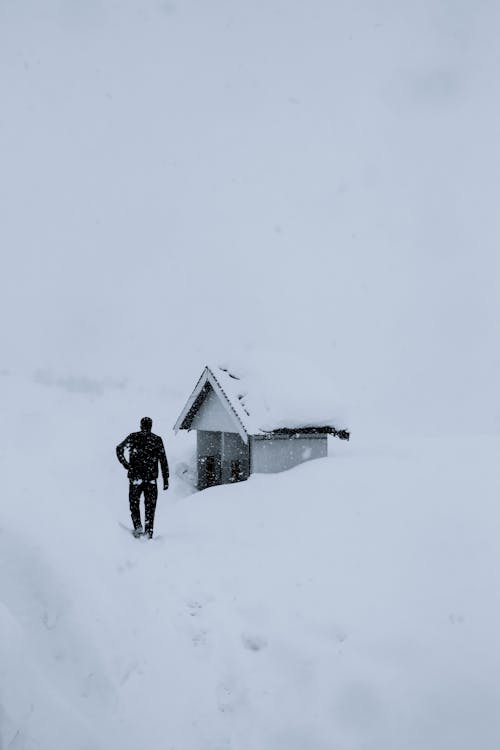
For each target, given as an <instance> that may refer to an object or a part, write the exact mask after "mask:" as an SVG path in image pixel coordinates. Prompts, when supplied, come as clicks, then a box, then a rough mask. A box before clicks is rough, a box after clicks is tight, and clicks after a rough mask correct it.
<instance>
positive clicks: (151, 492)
mask: <svg viewBox="0 0 500 750" xmlns="http://www.w3.org/2000/svg"><path fill="white" fill-rule="evenodd" d="M152 427H153V420H152V419H151V418H150V417H143V418H142V419H141V431H140V432H131V433H130V435H129V436H128V437H126V438H125V440H124V441H123V442H121V443H120V445H117V446H116V455H117V456H118V461H119V462H120V463H121V464H122V465H123V466H124V467H125V468H126V469H127V471H128V478H129V482H130V484H129V502H130V515H131V516H132V523H133V525H134V536H135V537H138V536H140V535H141V534H142V533H143V530H142V523H141V512H140V510H139V502H140V499H141V495H142V493H143V492H144V519H145V520H144V534H145V535H146V536H147V537H149V539H152V538H153V524H154V519H155V510H156V499H157V497H158V487H157V486H156V480H157V478H158V462H159V463H160V466H161V473H162V476H163V489H164V490H168V462H167V456H166V454H165V448H164V447H163V440H162V439H161V437H160V436H159V435H154V434H153V433H152V432H151V429H152ZM126 449H127V450H128V460H127V459H126V458H125V450H126Z"/></svg>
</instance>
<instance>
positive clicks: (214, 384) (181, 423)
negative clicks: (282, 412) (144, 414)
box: [174, 366, 249, 443]
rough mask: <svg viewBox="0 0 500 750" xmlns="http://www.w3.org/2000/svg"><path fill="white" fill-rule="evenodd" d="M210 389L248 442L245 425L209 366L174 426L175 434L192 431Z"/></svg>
mask: <svg viewBox="0 0 500 750" xmlns="http://www.w3.org/2000/svg"><path fill="white" fill-rule="evenodd" d="M210 387H211V388H212V389H213V390H214V392H215V393H216V394H217V395H218V396H219V399H220V401H221V403H222V406H223V407H224V409H225V410H226V412H227V413H228V416H229V418H230V419H231V421H232V422H233V423H234V425H235V429H236V431H237V432H238V433H239V434H240V436H241V437H242V439H243V440H244V441H245V443H246V442H247V441H248V435H249V433H248V432H247V430H246V429H245V425H244V424H243V422H242V421H241V419H240V417H239V415H238V412H237V411H236V410H235V408H234V406H233V404H232V403H231V401H230V399H229V398H228V396H227V395H226V393H225V392H224V390H223V388H222V387H221V385H220V383H219V382H218V380H217V378H216V377H215V375H214V374H213V372H212V371H211V369H210V368H209V367H208V366H206V367H205V369H204V370H203V372H202V373H201V376H200V379H199V380H198V382H197V383H196V385H195V387H194V390H193V392H192V394H191V395H190V397H189V398H188V400H187V402H186V405H185V406H184V409H183V410H182V411H181V413H180V415H179V418H178V419H177V422H176V423H175V425H174V430H175V432H177V431H178V430H189V429H190V427H191V424H192V422H193V419H194V416H195V414H196V412H197V411H198V409H199V408H200V406H201V404H202V403H203V401H204V400H205V396H206V395H207V392H208V389H209V388H210Z"/></svg>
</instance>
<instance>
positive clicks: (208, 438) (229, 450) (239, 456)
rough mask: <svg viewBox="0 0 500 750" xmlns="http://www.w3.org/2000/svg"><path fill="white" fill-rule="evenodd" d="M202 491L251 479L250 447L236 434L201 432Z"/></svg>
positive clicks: (200, 476)
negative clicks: (249, 477)
mask: <svg viewBox="0 0 500 750" xmlns="http://www.w3.org/2000/svg"><path fill="white" fill-rule="evenodd" d="M197 453H198V488H199V489H205V488H206V487H211V486H213V485H216V484H227V483H228V482H238V481H242V480H244V479H248V475H249V473H250V451H249V446H248V445H247V444H245V443H244V442H243V440H242V439H241V438H240V436H239V435H238V434H237V433H235V432H217V431H214V430H198V431H197Z"/></svg>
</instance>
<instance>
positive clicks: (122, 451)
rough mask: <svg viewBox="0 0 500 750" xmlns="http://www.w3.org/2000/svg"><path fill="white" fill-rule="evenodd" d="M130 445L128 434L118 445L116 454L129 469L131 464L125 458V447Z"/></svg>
mask: <svg viewBox="0 0 500 750" xmlns="http://www.w3.org/2000/svg"><path fill="white" fill-rule="evenodd" d="M129 447H130V435H127V437H126V438H125V440H124V441H123V442H121V443H120V445H117V446H116V455H117V457H118V461H119V462H120V463H121V465H122V466H124V467H125V468H126V469H127V471H128V470H129V469H130V464H129V462H128V461H127V459H126V458H125V448H129Z"/></svg>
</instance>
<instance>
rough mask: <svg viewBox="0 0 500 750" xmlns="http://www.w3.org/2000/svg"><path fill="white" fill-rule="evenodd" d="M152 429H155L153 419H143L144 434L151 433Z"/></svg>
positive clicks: (142, 428)
mask: <svg viewBox="0 0 500 750" xmlns="http://www.w3.org/2000/svg"><path fill="white" fill-rule="evenodd" d="M152 427H153V420H152V419H151V417H143V418H142V419H141V430H142V432H151V428H152Z"/></svg>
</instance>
